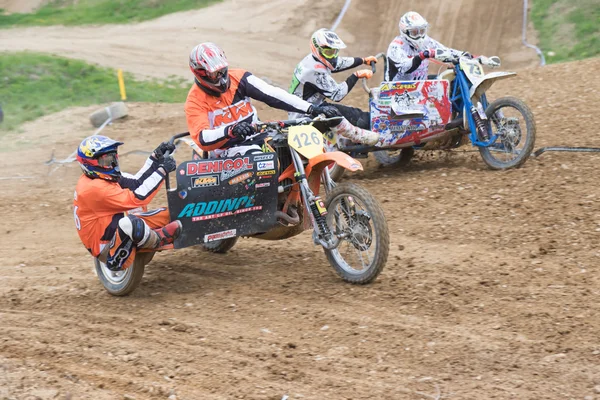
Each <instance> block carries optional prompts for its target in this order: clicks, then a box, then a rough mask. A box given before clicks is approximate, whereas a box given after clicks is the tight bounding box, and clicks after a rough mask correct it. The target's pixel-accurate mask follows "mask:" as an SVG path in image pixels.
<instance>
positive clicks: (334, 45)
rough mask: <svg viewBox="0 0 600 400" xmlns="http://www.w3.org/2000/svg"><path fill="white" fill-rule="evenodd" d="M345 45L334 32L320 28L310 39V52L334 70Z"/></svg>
mask: <svg viewBox="0 0 600 400" xmlns="http://www.w3.org/2000/svg"><path fill="white" fill-rule="evenodd" d="M345 48H346V44H345V43H344V42H343V41H342V39H340V37H339V36H338V35H337V33H335V32H334V31H331V30H329V29H325V28H321V29H319V30H318V31H316V32H315V33H313V34H312V36H311V37H310V50H311V51H312V53H313V56H315V58H316V59H317V60H319V61H321V62H322V63H323V64H325V66H326V67H327V68H329V69H331V70H333V69H335V66H336V64H337V59H338V56H339V54H340V49H345Z"/></svg>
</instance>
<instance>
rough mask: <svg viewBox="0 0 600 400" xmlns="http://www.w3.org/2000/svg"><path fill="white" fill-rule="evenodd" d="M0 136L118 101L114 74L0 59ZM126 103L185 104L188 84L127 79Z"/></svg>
mask: <svg viewBox="0 0 600 400" xmlns="http://www.w3.org/2000/svg"><path fill="white" fill-rule="evenodd" d="M0 71H2V76H1V81H0V102H1V103H2V109H3V111H4V122H3V123H2V124H1V125H0V129H2V130H12V129H15V128H16V127H17V126H19V125H20V124H22V123H23V122H26V121H31V120H33V119H36V118H38V117H41V116H42V115H46V114H50V113H53V112H57V111H60V110H62V109H65V108H67V107H73V106H87V105H92V104H100V103H107V102H112V101H119V100H120V99H121V95H120V92H119V85H118V81H117V72H116V71H115V70H113V69H109V68H102V67H97V66H94V65H90V64H86V63H85V62H83V61H78V60H71V59H67V58H60V57H53V56H49V55H44V54H36V53H5V54H1V55H0ZM124 77H125V88H126V91H127V100H128V101H144V102H154V103H156V102H165V103H183V102H185V98H186V95H187V91H188V90H189V85H190V83H189V82H187V81H186V80H185V79H182V78H173V79H170V80H167V81H157V80H153V81H140V80H136V79H134V78H133V76H132V75H131V74H128V73H125V74H124Z"/></svg>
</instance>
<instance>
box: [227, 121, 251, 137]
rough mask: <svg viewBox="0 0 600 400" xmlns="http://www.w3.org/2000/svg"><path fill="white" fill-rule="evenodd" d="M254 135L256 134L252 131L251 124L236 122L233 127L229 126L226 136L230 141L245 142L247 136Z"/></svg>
mask: <svg viewBox="0 0 600 400" xmlns="http://www.w3.org/2000/svg"><path fill="white" fill-rule="evenodd" d="M254 133H256V132H255V131H254V128H253V127H252V124H249V123H248V122H243V121H242V122H238V123H237V124H235V125H232V126H230V127H229V131H228V133H227V134H228V135H229V137H230V138H232V139H235V138H237V139H241V140H245V139H246V138H247V137H248V136H252V135H254Z"/></svg>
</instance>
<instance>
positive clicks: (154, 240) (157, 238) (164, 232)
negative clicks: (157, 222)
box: [139, 220, 182, 249]
mask: <svg viewBox="0 0 600 400" xmlns="http://www.w3.org/2000/svg"><path fill="white" fill-rule="evenodd" d="M181 230H182V225H181V221H179V220H175V221H173V222H171V223H169V224H167V225H165V226H163V227H162V228H158V229H153V230H152V231H150V235H149V236H148V239H147V240H146V241H145V242H144V243H140V244H139V247H140V248H144V249H157V248H159V247H162V246H164V245H167V244H171V243H173V242H174V241H175V239H177V237H179V235H181Z"/></svg>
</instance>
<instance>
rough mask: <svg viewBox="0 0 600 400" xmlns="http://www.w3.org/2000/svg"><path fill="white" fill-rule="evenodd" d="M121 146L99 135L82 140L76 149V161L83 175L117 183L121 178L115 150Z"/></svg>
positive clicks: (120, 143)
mask: <svg viewBox="0 0 600 400" xmlns="http://www.w3.org/2000/svg"><path fill="white" fill-rule="evenodd" d="M122 144H123V142H117V141H116V140H112V139H111V138H108V137H106V136H101V135H92V136H89V137H86V138H85V139H83V141H82V142H81V144H80V145H79V147H78V148H77V161H78V162H79V165H80V166H81V170H82V171H83V173H84V174H85V175H86V176H87V177H88V178H91V179H95V178H101V179H106V180H107V181H113V182H114V181H117V180H118V179H119V178H120V177H121V170H120V169H119V156H118V155H117V148H118V147H119V146H120V145H122Z"/></svg>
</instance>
